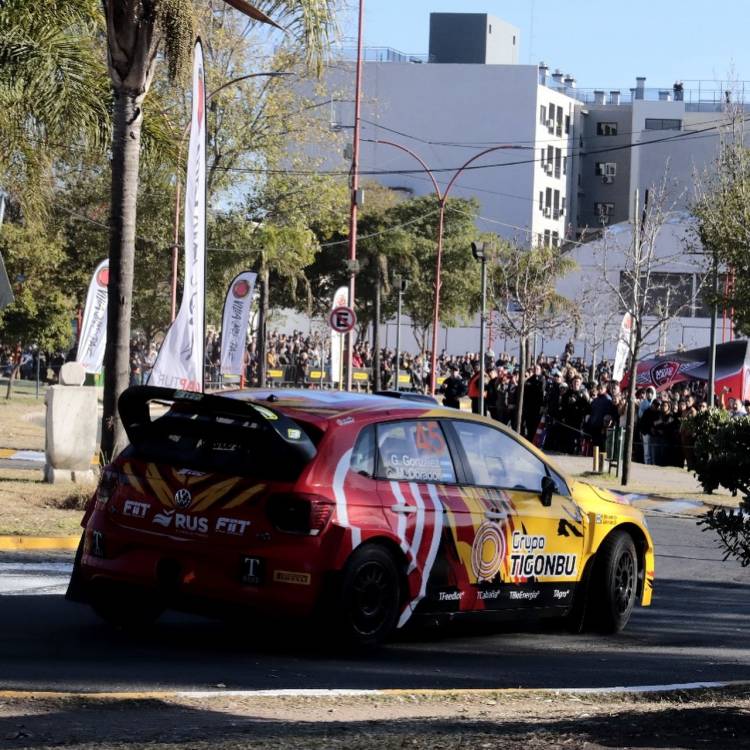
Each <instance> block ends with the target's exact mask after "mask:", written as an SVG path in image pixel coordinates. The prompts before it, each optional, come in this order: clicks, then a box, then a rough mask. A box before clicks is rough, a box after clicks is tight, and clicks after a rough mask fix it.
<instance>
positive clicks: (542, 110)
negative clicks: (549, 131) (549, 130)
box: [539, 104, 547, 125]
mask: <svg viewBox="0 0 750 750" xmlns="http://www.w3.org/2000/svg"><path fill="white" fill-rule="evenodd" d="M539 122H540V123H541V124H542V125H546V124H547V107H545V106H544V104H540V105H539Z"/></svg>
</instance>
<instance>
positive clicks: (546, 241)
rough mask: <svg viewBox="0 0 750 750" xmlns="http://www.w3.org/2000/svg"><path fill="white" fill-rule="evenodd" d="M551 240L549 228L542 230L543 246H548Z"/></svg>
mask: <svg viewBox="0 0 750 750" xmlns="http://www.w3.org/2000/svg"><path fill="white" fill-rule="evenodd" d="M550 242H552V232H550V230H549V229H545V230H544V246H545V247H549V246H550Z"/></svg>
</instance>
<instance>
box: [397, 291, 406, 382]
mask: <svg viewBox="0 0 750 750" xmlns="http://www.w3.org/2000/svg"><path fill="white" fill-rule="evenodd" d="M408 283H409V282H408V281H407V280H406V279H405V278H404V277H403V276H397V277H396V284H397V285H398V312H397V313H396V385H395V389H396V390H398V389H399V388H398V378H399V374H400V366H401V302H402V298H403V294H404V292H405V291H406V287H407V285H408Z"/></svg>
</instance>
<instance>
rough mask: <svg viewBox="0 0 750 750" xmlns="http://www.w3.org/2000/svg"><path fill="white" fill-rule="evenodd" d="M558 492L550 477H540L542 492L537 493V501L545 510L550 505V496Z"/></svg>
mask: <svg viewBox="0 0 750 750" xmlns="http://www.w3.org/2000/svg"><path fill="white" fill-rule="evenodd" d="M557 492H558V489H557V485H556V484H555V480H554V479H552V478H551V477H542V491H541V492H540V493H539V500H540V501H541V503H542V505H543V506H544V507H545V508H549V506H550V505H552V495H554V494H556V493H557Z"/></svg>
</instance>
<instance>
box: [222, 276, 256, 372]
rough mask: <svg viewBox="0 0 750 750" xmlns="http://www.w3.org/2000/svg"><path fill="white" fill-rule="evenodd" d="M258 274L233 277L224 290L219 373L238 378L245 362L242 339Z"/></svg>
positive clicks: (243, 338)
mask: <svg viewBox="0 0 750 750" xmlns="http://www.w3.org/2000/svg"><path fill="white" fill-rule="evenodd" d="M257 277H258V274H256V273H253V272H252V271H243V272H242V273H239V274H237V276H235V277H234V279H233V280H232V283H231V284H230V285H229V289H228V290H227V298H226V300H225V301H224V314H223V315H222V323H221V374H222V375H241V374H242V372H243V367H244V364H245V362H244V359H245V339H246V338H247V324H248V322H249V321H250V308H251V307H252V303H253V290H254V289H255V279H256V278H257Z"/></svg>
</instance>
